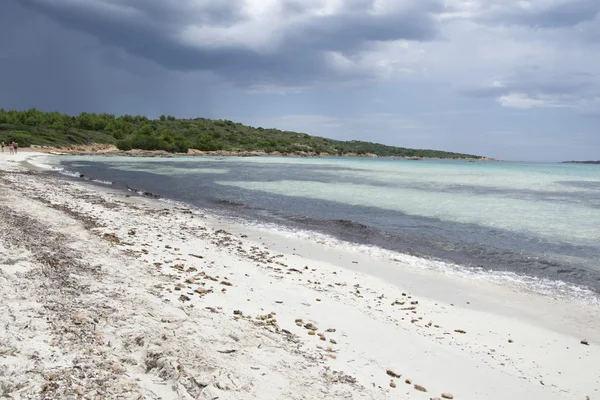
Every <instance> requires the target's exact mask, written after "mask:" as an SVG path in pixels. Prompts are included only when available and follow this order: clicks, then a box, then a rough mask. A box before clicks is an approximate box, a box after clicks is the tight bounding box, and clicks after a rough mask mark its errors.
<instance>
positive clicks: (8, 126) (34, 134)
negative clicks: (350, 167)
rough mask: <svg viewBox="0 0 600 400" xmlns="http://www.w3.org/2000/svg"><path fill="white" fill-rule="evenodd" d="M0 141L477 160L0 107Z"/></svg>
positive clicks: (219, 126)
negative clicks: (6, 109)
mask: <svg viewBox="0 0 600 400" xmlns="http://www.w3.org/2000/svg"><path fill="white" fill-rule="evenodd" d="M0 140H3V141H4V142H5V143H8V142H10V141H13V140H14V141H16V142H18V143H19V146H21V147H28V146H31V145H41V146H53V147H65V146H73V145H85V144H94V143H103V144H115V145H116V146H117V147H118V148H119V149H121V150H131V149H143V150H165V151H168V152H177V153H186V152H187V151H188V149H197V150H202V151H216V150H224V151H231V152H241V151H265V152H268V153H272V152H279V153H282V154H293V153H300V152H303V153H328V154H331V155H343V154H349V153H353V154H359V155H363V154H369V153H370V154H376V155H378V156H399V157H436V158H481V157H479V156H474V155H470V154H459V153H449V152H445V151H437V150H417V149H407V148H403V147H393V146H386V145H383V144H377V143H370V142H363V141H355V140H353V141H349V142H342V141H337V140H331V139H326V138H322V137H316V136H310V135H307V134H304V133H296V132H288V131H280V130H278V129H264V128H261V127H259V128H254V127H251V126H245V125H242V124H240V123H235V122H232V121H228V120H210V119H205V118H194V119H177V118H175V117H173V116H170V115H169V116H165V115H161V116H160V118H159V119H157V120H150V119H148V118H147V117H144V116H140V115H137V116H131V115H127V114H126V115H122V116H119V117H115V116H114V115H112V114H89V113H81V114H80V115H79V116H76V117H74V116H69V115H65V114H60V113H57V112H47V113H46V112H41V111H38V110H36V109H30V110H27V111H5V110H4V109H0Z"/></svg>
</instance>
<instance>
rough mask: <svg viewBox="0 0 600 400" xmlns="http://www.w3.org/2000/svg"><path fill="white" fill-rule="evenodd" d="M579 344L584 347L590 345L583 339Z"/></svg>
mask: <svg viewBox="0 0 600 400" xmlns="http://www.w3.org/2000/svg"><path fill="white" fill-rule="evenodd" d="M579 343H581V344H584V345H586V346H589V345H590V343H589V342H588V341H587V340H585V339H583V340H582V341H581V342H579Z"/></svg>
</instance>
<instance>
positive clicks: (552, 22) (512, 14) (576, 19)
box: [485, 0, 600, 28]
mask: <svg viewBox="0 0 600 400" xmlns="http://www.w3.org/2000/svg"><path fill="white" fill-rule="evenodd" d="M504 4H507V3H506V2H504ZM508 4H509V5H511V3H508ZM599 13H600V1H598V0H568V1H561V0H558V1H556V2H555V4H552V5H546V4H543V3H536V2H531V3H530V4H529V5H528V7H526V8H525V7H521V6H517V5H512V6H509V7H505V8H504V9H503V10H502V11H499V12H490V13H488V14H486V16H485V19H486V20H487V21H488V22H490V23H504V24H516V25H527V26H531V27H536V28H566V27H573V26H576V25H578V24H581V23H583V22H587V21H593V20H594V19H595V18H596V17H597V16H598V14H599Z"/></svg>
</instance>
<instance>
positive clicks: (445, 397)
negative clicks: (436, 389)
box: [442, 393, 454, 399]
mask: <svg viewBox="0 0 600 400" xmlns="http://www.w3.org/2000/svg"><path fill="white" fill-rule="evenodd" d="M442 398H444V399H453V398H454V395H453V394H452V393H442Z"/></svg>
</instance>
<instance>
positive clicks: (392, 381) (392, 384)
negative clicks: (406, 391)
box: [390, 379, 396, 388]
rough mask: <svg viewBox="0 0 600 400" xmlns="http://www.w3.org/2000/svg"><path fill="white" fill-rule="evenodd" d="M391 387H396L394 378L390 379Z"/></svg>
mask: <svg viewBox="0 0 600 400" xmlns="http://www.w3.org/2000/svg"><path fill="white" fill-rule="evenodd" d="M390 387H392V388H395V387H396V382H394V380H393V379H390Z"/></svg>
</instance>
